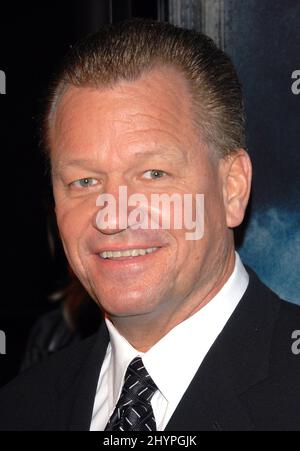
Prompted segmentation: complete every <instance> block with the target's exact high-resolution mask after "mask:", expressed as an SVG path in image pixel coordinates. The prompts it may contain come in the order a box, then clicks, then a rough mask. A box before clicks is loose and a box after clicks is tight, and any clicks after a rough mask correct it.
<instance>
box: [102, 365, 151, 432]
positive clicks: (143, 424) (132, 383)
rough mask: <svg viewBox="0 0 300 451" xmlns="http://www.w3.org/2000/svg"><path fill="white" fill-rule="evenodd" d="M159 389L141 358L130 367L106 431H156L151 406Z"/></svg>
mask: <svg viewBox="0 0 300 451" xmlns="http://www.w3.org/2000/svg"><path fill="white" fill-rule="evenodd" d="M156 390H157V387H156V385H155V383H154V382H153V380H152V379H151V377H150V375H149V374H148V372H147V370H146V368H145V367H144V365H143V361H142V359H141V357H136V358H135V359H133V360H132V362H131V363H130V364H129V365H128V368H127V371H126V374H125V378H124V385H123V389H122V393H121V396H120V398H119V401H118V402H117V405H116V408H115V410H114V412H113V414H112V415H111V417H110V419H109V421H108V423H107V426H106V428H105V430H106V431H156V422H155V418H154V414H153V410H152V406H151V404H150V401H151V398H152V396H153V395H154V393H155V392H156Z"/></svg>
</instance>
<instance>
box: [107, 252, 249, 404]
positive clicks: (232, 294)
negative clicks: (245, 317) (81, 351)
mask: <svg viewBox="0 0 300 451" xmlns="http://www.w3.org/2000/svg"><path fill="white" fill-rule="evenodd" d="M235 255H236V258H235V267H234V270H233V272H232V274H231V276H230V277H229V279H228V280H227V282H226V283H225V284H224V285H223V287H222V288H221V290H220V291H219V292H218V293H217V294H216V295H215V296H214V298H213V299H211V300H210V302H209V303H208V304H206V305H205V306H204V307H203V308H202V309H200V310H199V311H198V312H196V313H195V314H194V315H192V316H191V317H189V318H187V319H186V320H185V321H183V322H181V323H180V324H178V325H177V326H176V327H174V328H173V329H172V330H171V331H170V332H169V333H168V334H166V335H165V336H164V337H163V338H162V339H161V340H159V341H158V342H157V343H156V344H155V345H154V346H153V347H152V348H151V349H149V351H147V352H146V353H142V352H139V351H137V350H136V349H135V348H134V347H133V346H131V344H130V343H129V342H128V341H127V340H126V339H125V338H124V337H123V336H122V335H121V334H120V333H119V332H118V331H117V329H116V328H115V327H114V325H113V324H112V322H111V321H110V320H109V319H106V320H105V321H106V325H107V328H108V331H109V335H110V343H111V362H110V371H109V372H110V379H111V389H112V392H113V403H114V405H115V404H116V403H117V401H118V399H119V397H120V394H121V390H122V385H123V380H124V376H125V373H126V370H127V367H128V365H129V363H130V362H131V361H132V359H134V358H135V357H136V356H141V357H142V358H143V363H144V365H145V367H146V369H147V371H148V373H149V374H150V376H151V378H152V379H153V381H154V382H155V384H156V386H157V387H158V389H159V391H160V392H161V394H162V395H163V396H164V397H165V398H166V400H167V401H174V402H175V401H176V398H179V399H180V398H181V396H182V395H183V393H184V392H185V390H186V388H187V386H188V385H189V383H190V382H191V380H192V378H193V376H194V375H195V373H196V371H197V369H198V368H199V366H200V365H201V363H202V361H203V359H204V357H205V355H206V354H207V352H208V351H209V349H210V347H211V346H212V344H213V343H214V341H215V340H216V338H217V337H218V335H219V334H220V332H221V331H222V329H223V327H224V326H225V324H226V323H227V321H228V319H229V318H230V316H231V314H232V313H233V311H234V310H235V308H236V306H237V304H238V303H239V301H240V299H241V298H242V296H243V294H244V292H245V291H246V288H247V286H248V283H249V276H248V274H247V272H246V270H245V268H244V266H243V264H242V262H241V260H240V257H239V255H238V254H237V253H236V254H235ZM174 375H176V382H175V380H174ZM172 380H173V381H174V383H170V381H172ZM177 401H178V400H177Z"/></svg>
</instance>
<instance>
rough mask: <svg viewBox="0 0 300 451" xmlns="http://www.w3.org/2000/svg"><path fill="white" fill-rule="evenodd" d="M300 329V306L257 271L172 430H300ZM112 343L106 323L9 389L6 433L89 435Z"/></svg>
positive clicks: (3, 395)
mask: <svg viewBox="0 0 300 451" xmlns="http://www.w3.org/2000/svg"><path fill="white" fill-rule="evenodd" d="M299 329H300V307H299V306H296V305H293V304H289V303H287V302H284V301H281V300H280V299H279V298H278V297H277V296H276V295H275V294H274V293H272V292H271V291H270V290H269V289H268V288H266V287H265V286H264V285H263V284H262V283H261V282H260V281H259V280H258V279H257V277H256V276H255V274H254V273H253V272H251V271H250V283H249V286H248V288H247V291H246V293H245V295H244V296H243V298H242V300H241V301H240V303H239V305H238V307H237V308H236V310H235V311H234V313H233V315H232V316H231V318H230V319H229V321H228V322H227V324H226V326H225V328H224V329H223V331H222V332H221V334H220V335H219V337H218V338H217V340H216V341H215V343H214V344H213V346H212V347H211V349H210V351H209V352H208V354H207V356H206V357H205V359H204V361H203V363H202V364H201V366H200V368H199V370H198V372H197V373H196V375H195V377H194V379H193V380H192V382H191V384H190V386H189V387H188V389H187V391H186V393H185V394H184V396H183V398H182V399H181V401H180V403H179V405H178V407H177V409H176V410H175V412H174V414H173V416H172V418H171V419H170V421H169V423H168V425H167V427H166V429H165V430H166V431H202V430H208V431H210V430H227V431H231V430H234V431H240V430H243V431H246V430H300V411H299V406H300V382H299V381H300V354H298V355H296V354H295V353H293V352H292V343H293V340H292V333H293V331H294V330H299ZM108 340H109V336H108V332H107V329H106V326H105V324H103V327H101V328H100V331H99V332H98V333H97V334H96V335H95V336H93V337H90V338H88V339H86V340H83V341H82V342H81V343H79V344H76V345H72V346H70V347H68V348H66V349H64V350H63V351H60V352H58V353H57V354H55V355H53V356H52V357H50V358H49V359H47V360H46V361H45V362H44V363H42V364H40V365H39V366H37V367H35V368H33V369H30V370H28V371H27V372H25V373H23V374H22V375H20V376H19V377H17V378H16V379H15V380H14V381H12V382H11V383H10V384H8V385H7V386H6V387H5V388H3V389H2V390H1V391H0V429H1V430H89V427H90V422H91V416H92V410H93V402H94V396H95V392H96V387H97V382H98V377H99V373H100V369H101V365H102V362H103V359H104V356H105V351H106V348H107V344H108ZM194 346H195V352H197V343H195V344H194ZM174 357H175V351H174Z"/></svg>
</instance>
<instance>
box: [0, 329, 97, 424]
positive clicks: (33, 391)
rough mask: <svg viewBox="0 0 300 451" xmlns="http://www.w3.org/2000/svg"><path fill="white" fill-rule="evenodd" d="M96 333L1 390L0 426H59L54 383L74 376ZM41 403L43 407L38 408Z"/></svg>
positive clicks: (59, 384) (59, 352)
mask: <svg viewBox="0 0 300 451" xmlns="http://www.w3.org/2000/svg"><path fill="white" fill-rule="evenodd" d="M95 341H96V335H93V336H92V337H89V338H87V339H85V340H82V342H79V343H76V344H74V345H71V346H69V347H67V348H65V349H63V350H61V351H58V352H57V353H55V354H53V355H51V356H50V357H49V358H47V359H46V360H44V361H43V362H42V363H40V364H38V365H36V366H35V367H32V368H30V369H28V370H26V371H24V372H23V373H21V374H20V375H19V376H17V377H16V378H15V379H14V380H12V381H11V382H9V383H8V384H7V385H6V386H4V387H3V388H2V389H1V390H0V430H7V429H8V430H10V428H11V427H12V425H13V424H15V425H17V426H16V428H17V429H18V430H19V429H22V428H23V427H24V429H27V430H28V429H31V427H30V425H31V423H32V424H33V423H34V424H35V425H36V426H35V428H36V429H38V424H40V425H41V429H45V425H48V426H49V429H50V430H51V429H59V424H58V420H57V419H56V417H57V415H56V413H57V412H56V411H57V405H58V399H59V393H58V390H57V387H59V386H62V384H63V383H65V384H67V383H68V381H70V380H72V379H74V378H75V377H76V374H77V373H78V372H79V370H80V368H81V367H82V366H83V365H84V362H85V359H86V358H87V356H88V355H89V351H90V350H91V349H92V347H93V346H94V343H95ZM41 406H44V409H41Z"/></svg>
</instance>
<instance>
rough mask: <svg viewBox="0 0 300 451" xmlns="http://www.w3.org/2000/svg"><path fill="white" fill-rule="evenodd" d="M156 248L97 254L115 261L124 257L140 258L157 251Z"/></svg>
mask: <svg viewBox="0 0 300 451" xmlns="http://www.w3.org/2000/svg"><path fill="white" fill-rule="evenodd" d="M158 249H159V248H158V247H148V248H147V249H139V248H137V249H126V250H119V251H109V250H107V251H103V252H100V253H99V256H100V257H101V258H104V259H107V258H108V259H116V258H122V257H123V258H124V257H140V256H142V255H146V254H152V253H153V252H155V251H157V250H158Z"/></svg>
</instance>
